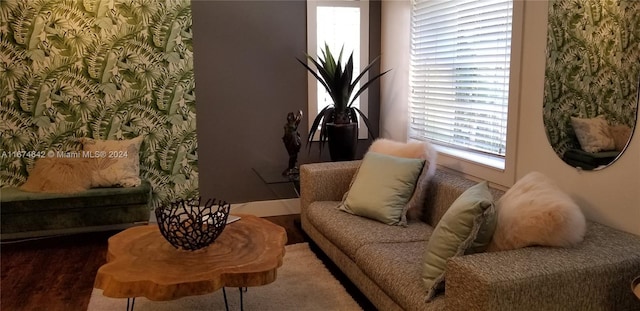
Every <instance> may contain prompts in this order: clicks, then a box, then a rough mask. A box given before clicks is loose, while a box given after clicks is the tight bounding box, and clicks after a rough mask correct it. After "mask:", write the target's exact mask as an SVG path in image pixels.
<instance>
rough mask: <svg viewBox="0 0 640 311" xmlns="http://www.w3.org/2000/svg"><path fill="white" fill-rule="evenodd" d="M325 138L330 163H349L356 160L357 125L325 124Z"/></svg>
mask: <svg viewBox="0 0 640 311" xmlns="http://www.w3.org/2000/svg"><path fill="white" fill-rule="evenodd" d="M327 137H328V141H329V154H330V155H331V161H334V162H338V161H351V160H353V159H355V158H356V147H357V146H358V125H357V124H356V123H349V124H335V123H327Z"/></svg>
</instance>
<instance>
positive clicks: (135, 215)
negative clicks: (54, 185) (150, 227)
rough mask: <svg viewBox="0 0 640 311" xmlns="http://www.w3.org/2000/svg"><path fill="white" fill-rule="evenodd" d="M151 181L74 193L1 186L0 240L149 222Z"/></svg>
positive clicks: (106, 228) (100, 229) (101, 229)
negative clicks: (31, 190)
mask: <svg viewBox="0 0 640 311" xmlns="http://www.w3.org/2000/svg"><path fill="white" fill-rule="evenodd" d="M150 199H151V184H149V182H147V181H142V184H141V185H140V186H138V187H131V188H93V189H89V190H87V191H83V192H79V193H72V194H55V193H33V192H25V191H21V190H20V189H18V188H2V189H0V202H1V203H0V212H1V215H0V216H1V217H0V222H1V227H0V231H1V234H0V239H2V240H7V239H21V238H27V237H39V236H47V235H57V234H70V233H79V232H89V231H103V230H117V229H124V228H126V227H130V226H132V225H137V224H146V223H148V221H149V213H150V206H149V201H150Z"/></svg>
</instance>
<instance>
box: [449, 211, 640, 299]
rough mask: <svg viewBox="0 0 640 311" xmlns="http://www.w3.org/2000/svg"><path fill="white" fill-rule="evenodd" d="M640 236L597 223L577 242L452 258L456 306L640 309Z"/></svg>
mask: <svg viewBox="0 0 640 311" xmlns="http://www.w3.org/2000/svg"><path fill="white" fill-rule="evenodd" d="M639 272H640V239H638V237H636V236H633V235H631V234H627V233H624V232H620V231H617V230H614V229H611V228H608V227H605V226H603V225H599V224H595V223H592V224H590V229H589V231H588V232H587V236H586V237H585V240H584V241H583V242H582V243H581V244H580V245H579V246H577V247H575V248H552V247H528V248H522V249H517V250H511V251H504V252H493V253H482V254H473V255H466V256H460V257H456V258H452V259H450V260H449V261H448V262H447V268H446V283H445V297H446V298H445V299H446V304H447V308H450V309H451V310H516V309H517V310H640V303H638V301H636V299H635V297H634V296H633V293H632V292H631V289H630V285H629V284H630V282H631V280H632V279H633V277H634V276H636V275H637V274H638V273H639Z"/></svg>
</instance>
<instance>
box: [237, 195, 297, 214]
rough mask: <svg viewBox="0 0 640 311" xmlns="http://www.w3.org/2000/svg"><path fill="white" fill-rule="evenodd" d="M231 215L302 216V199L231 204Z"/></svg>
mask: <svg viewBox="0 0 640 311" xmlns="http://www.w3.org/2000/svg"><path fill="white" fill-rule="evenodd" d="M231 213H235V214H251V215H255V216H258V217H271V216H282V215H292V214H300V199H281V200H268V201H254V202H247V203H237V204H231Z"/></svg>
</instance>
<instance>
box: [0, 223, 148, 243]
mask: <svg viewBox="0 0 640 311" xmlns="http://www.w3.org/2000/svg"><path fill="white" fill-rule="evenodd" d="M146 224H148V222H146V221H141V222H135V223H125V224H114V225H102V226H87V227H79V228H67V229H53V230H38V231H25V232H15V233H2V234H0V240H2V241H3V242H5V241H7V240H15V241H12V242H18V241H19V240H31V239H40V238H49V237H56V236H63V235H72V234H78V233H88V232H100V231H116V230H124V229H128V228H131V227H135V226H140V225H146Z"/></svg>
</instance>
